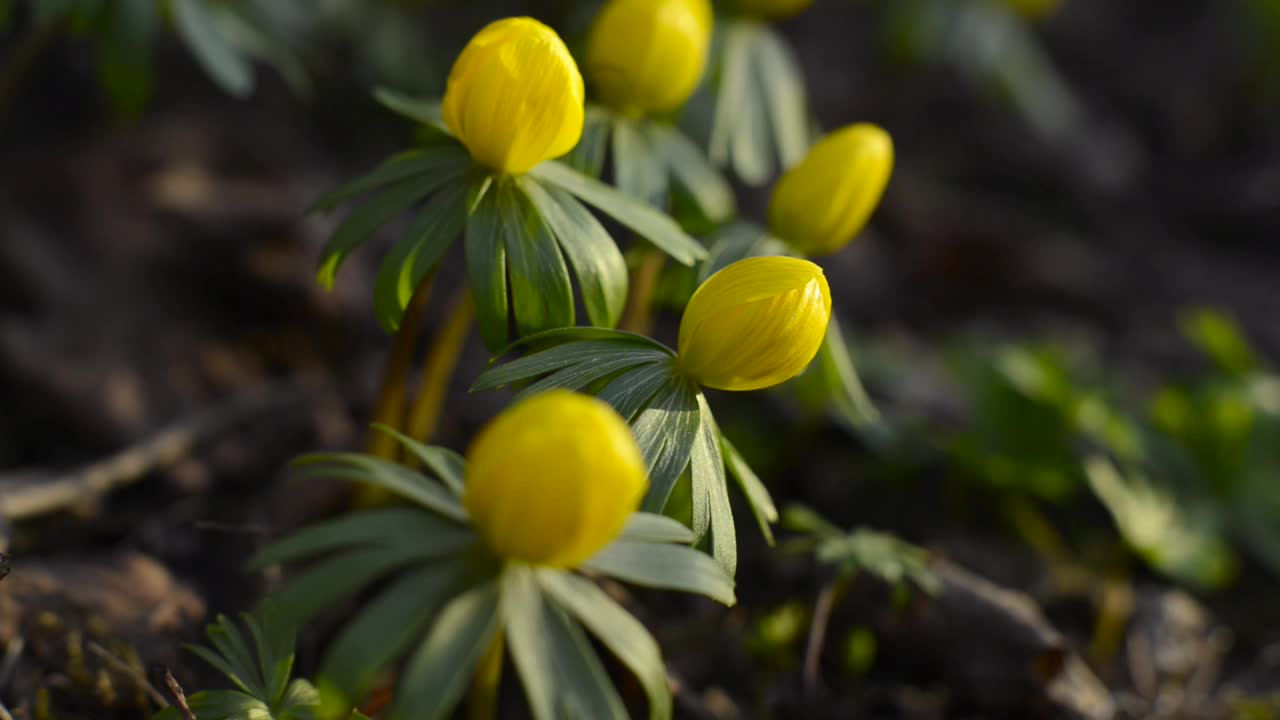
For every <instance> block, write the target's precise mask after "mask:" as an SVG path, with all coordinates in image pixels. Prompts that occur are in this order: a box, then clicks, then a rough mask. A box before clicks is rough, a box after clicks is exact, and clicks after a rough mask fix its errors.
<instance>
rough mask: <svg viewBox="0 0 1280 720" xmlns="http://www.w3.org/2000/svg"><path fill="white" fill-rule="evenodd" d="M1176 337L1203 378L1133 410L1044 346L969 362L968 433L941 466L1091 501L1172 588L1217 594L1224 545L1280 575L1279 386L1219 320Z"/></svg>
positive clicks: (1227, 556) (1194, 321) (999, 484)
mask: <svg viewBox="0 0 1280 720" xmlns="http://www.w3.org/2000/svg"><path fill="white" fill-rule="evenodd" d="M1181 326H1182V329H1183V333H1184V335H1185V336H1186V337H1187V339H1188V341H1189V342H1191V343H1192V344H1193V345H1194V346H1195V347H1196V348H1198V349H1199V350H1200V351H1201V352H1202V353H1203V354H1204V355H1205V357H1207V358H1208V359H1209V361H1210V363H1211V368H1210V370H1209V371H1208V372H1207V373H1206V374H1204V375H1203V376H1201V377H1198V378H1196V379H1194V380H1192V381H1189V382H1177V383H1171V384H1167V385H1164V386H1162V387H1159V388H1158V389H1157V390H1156V391H1155V392H1154V393H1153V394H1152V396H1151V397H1150V398H1149V399H1147V400H1146V401H1145V402H1144V401H1141V400H1139V401H1138V403H1137V405H1138V407H1140V408H1143V409H1139V410H1131V411H1126V410H1124V409H1123V408H1124V407H1125V406H1126V399H1125V398H1122V397H1121V398H1117V393H1114V392H1109V391H1107V390H1106V389H1104V388H1103V387H1102V383H1099V382H1098V381H1097V380H1096V379H1091V378H1087V377H1083V375H1084V374H1083V373H1081V372H1079V370H1078V368H1075V367H1074V364H1073V362H1072V361H1071V359H1070V357H1069V356H1068V355H1066V354H1065V353H1063V352H1062V351H1060V350H1058V349H1055V348H1051V347H1038V348H1028V347H1013V348H1003V349H1001V350H999V351H997V352H996V353H994V354H990V355H979V356H976V357H972V358H970V360H971V362H970V363H968V367H969V372H968V374H967V376H966V377H967V378H968V379H967V381H966V383H965V385H966V387H967V388H968V390H969V392H970V405H971V407H970V410H971V411H972V417H971V422H970V423H969V424H968V426H967V427H966V428H965V429H964V430H962V431H960V432H958V433H953V434H952V435H950V436H949V438H948V439H947V440H946V441H945V449H946V452H947V454H948V456H949V457H950V459H951V461H952V462H953V467H954V468H956V469H957V470H958V471H959V472H960V473H961V474H962V476H968V477H974V478H979V479H981V480H983V481H984V482H987V483H989V484H991V486H992V487H993V488H995V489H997V490H999V491H1001V492H1013V493H1018V494H1027V495H1030V496H1033V497H1037V498H1040V499H1042V500H1045V501H1050V502H1067V501H1072V500H1075V499H1077V498H1079V497H1080V496H1082V495H1089V496H1092V497H1094V498H1096V499H1097V500H1098V501H1100V502H1101V503H1102V504H1103V505H1104V506H1105V507H1106V508H1107V509H1108V510H1109V511H1110V512H1111V514H1112V516H1113V517H1114V519H1115V522H1116V526H1117V529H1118V530H1119V531H1120V533H1121V535H1122V536H1123V538H1124V540H1125V542H1126V543H1127V544H1128V545H1129V546H1130V547H1132V548H1133V550H1134V551H1135V552H1136V553H1137V554H1139V555H1140V556H1141V557H1142V558H1143V559H1144V560H1145V561H1147V562H1148V563H1149V564H1150V565H1151V566H1152V567H1154V568H1155V569H1157V570H1159V571H1161V572H1163V573H1166V574H1168V575H1170V576H1171V577H1174V578H1176V579H1179V580H1181V581H1184V582H1188V583H1191V584H1194V585H1197V586H1201V587H1209V588H1213V587H1221V586H1223V585H1225V584H1227V583H1228V582H1230V581H1231V580H1232V579H1233V578H1234V575H1235V573H1236V570H1237V567H1238V559H1237V557H1236V554H1235V550H1234V549H1233V546H1239V547H1243V548H1246V549H1247V550H1248V551H1249V552H1250V553H1251V554H1252V555H1253V556H1254V557H1255V558H1257V559H1258V560H1259V561H1261V562H1262V563H1264V564H1266V565H1267V566H1268V567H1270V568H1272V569H1273V570H1274V571H1276V572H1277V573H1280V531H1278V530H1277V528H1280V486H1277V484H1276V482H1275V478H1276V477H1277V476H1280V450H1278V449H1277V448H1280V378H1277V377H1276V376H1275V375H1274V374H1273V373H1272V372H1271V371H1269V370H1268V369H1266V368H1264V367H1263V366H1262V365H1261V363H1260V361H1259V360H1258V356H1257V354H1256V353H1255V352H1254V351H1253V350H1252V348H1251V347H1250V346H1249V344H1248V342H1247V341H1246V340H1245V338H1244V337H1243V335H1242V334H1241V333H1240V331H1239V329H1238V328H1237V327H1236V326H1235V324H1234V323H1233V322H1231V320H1230V319H1228V318H1227V317H1226V316H1224V315H1222V314H1220V313H1217V312H1214V311H1209V310H1197V311H1192V312H1188V313H1186V314H1185V315H1184V316H1183V318H1182V321H1181ZM1129 400H1130V401H1132V399H1129ZM1144 406H1145V407H1144ZM1129 407H1133V406H1132V405H1129Z"/></svg>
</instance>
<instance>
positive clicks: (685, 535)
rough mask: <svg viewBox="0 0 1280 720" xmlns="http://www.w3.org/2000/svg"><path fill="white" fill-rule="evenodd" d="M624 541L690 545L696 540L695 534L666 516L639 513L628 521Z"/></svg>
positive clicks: (624, 531)
mask: <svg viewBox="0 0 1280 720" xmlns="http://www.w3.org/2000/svg"><path fill="white" fill-rule="evenodd" d="M621 537H622V539H623V540H630V541H632V542H648V543H679V544H683V545H688V544H690V543H692V542H693V541H694V540H697V538H696V537H694V535H693V532H692V531H691V530H689V528H687V527H685V526H684V525H683V524H681V523H680V522H679V521H677V520H673V519H671V518H669V517H667V516H666V515H657V514H654V513H647V512H637V513H635V514H633V515H632V516H631V517H630V518H629V519H628V520H627V526H626V527H625V528H623V530H622V536H621Z"/></svg>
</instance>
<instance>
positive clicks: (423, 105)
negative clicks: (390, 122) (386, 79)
mask: <svg viewBox="0 0 1280 720" xmlns="http://www.w3.org/2000/svg"><path fill="white" fill-rule="evenodd" d="M373 97H374V99H375V100H377V101H378V103H379V104H380V105H382V106H383V107H385V108H386V109H388V110H390V111H391V112H393V113H396V114H397V115H401V116H403V117H406V118H408V119H410V120H413V121H415V122H420V123H422V124H423V125H429V126H431V127H433V128H435V129H437V130H439V131H440V132H442V133H444V134H446V135H452V133H451V132H449V128H448V126H447V125H445V124H444V114H443V110H442V107H443V103H442V102H441V101H440V100H436V99H422V98H415V97H411V96H409V95H405V94H403V93H401V92H398V91H396V90H392V89H391V88H387V87H377V88H374V90H373Z"/></svg>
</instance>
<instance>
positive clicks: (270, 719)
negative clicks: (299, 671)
mask: <svg viewBox="0 0 1280 720" xmlns="http://www.w3.org/2000/svg"><path fill="white" fill-rule="evenodd" d="M242 620H243V622H244V625H245V627H246V628H248V630H249V637H248V638H246V637H245V635H244V633H242V632H241V631H240V630H239V628H237V627H236V625H235V623H234V622H232V621H231V620H230V619H229V618H227V617H224V616H222V615H219V616H218V619H217V622H215V623H214V624H213V625H210V626H208V627H207V628H205V635H206V636H207V637H208V639H209V645H210V647H201V646H198V645H191V646H188V648H187V649H188V650H190V651H191V652H192V653H195V654H196V655H197V656H199V657H200V658H201V659H202V660H204V661H205V662H207V663H209V664H210V665H211V666H213V667H214V668H216V669H217V670H218V672H220V673H222V674H223V675H224V676H226V678H227V679H228V680H230V681H231V683H232V684H233V685H235V686H236V689H235V690H207V691H201V692H198V693H195V694H193V695H191V696H190V697H188V698H185V702H186V704H187V709H189V710H190V711H191V712H192V713H194V714H195V716H196V718H197V720H245V719H246V718H249V719H252V720H315V719H316V710H317V708H318V707H319V700H320V698H319V694H318V693H317V692H316V689H315V687H313V686H312V685H311V683H309V682H307V681H306V680H302V679H292V678H293V659H294V630H293V628H294V627H295V626H294V625H293V623H292V621H291V620H290V619H289V618H287V617H284V616H282V615H281V614H280V612H279V610H278V609H277V608H275V607H274V606H272V605H270V604H267V605H264V606H263V607H262V608H261V609H259V611H258V612H257V613H255V614H252V615H250V614H245V615H243V616H242ZM361 717H362V716H360V715H359V714H358V713H357V714H355V715H352V716H351V720H360V718H361ZM185 718H186V715H185V714H183V713H182V711H181V710H179V708H176V707H169V708H166V709H165V710H163V711H161V712H160V713H159V714H158V715H156V720H185Z"/></svg>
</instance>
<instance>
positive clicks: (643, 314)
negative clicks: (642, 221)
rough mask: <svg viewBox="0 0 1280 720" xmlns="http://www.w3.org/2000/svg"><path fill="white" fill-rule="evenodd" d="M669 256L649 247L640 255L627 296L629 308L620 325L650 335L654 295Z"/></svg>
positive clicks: (631, 330)
mask: <svg viewBox="0 0 1280 720" xmlns="http://www.w3.org/2000/svg"><path fill="white" fill-rule="evenodd" d="M666 262H667V256H666V255H663V254H662V252H661V251H660V250H657V249H652V248H651V249H648V250H645V251H644V254H643V255H641V256H640V261H639V263H637V264H636V266H635V268H633V269H632V271H631V291H630V294H629V295H628V297H627V309H626V311H625V312H624V313H623V315H622V323H621V324H620V325H619V327H620V328H621V329H623V330H626V331H629V332H633V333H636V334H638V335H648V334H649V333H650V331H652V330H653V296H654V294H655V293H656V292H657V290H658V281H659V280H660V279H661V278H662V266H663V265H665V264H666Z"/></svg>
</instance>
